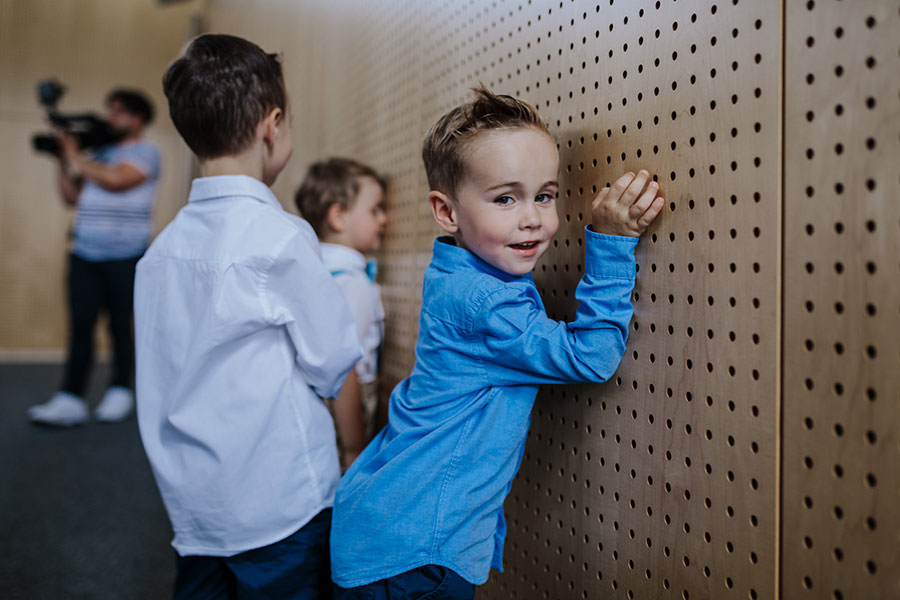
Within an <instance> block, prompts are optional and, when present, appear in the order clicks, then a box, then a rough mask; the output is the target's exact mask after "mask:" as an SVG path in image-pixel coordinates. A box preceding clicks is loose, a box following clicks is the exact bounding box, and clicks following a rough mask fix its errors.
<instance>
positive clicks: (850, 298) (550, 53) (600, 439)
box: [212, 0, 900, 600]
mask: <svg viewBox="0 0 900 600" xmlns="http://www.w3.org/2000/svg"><path fill="white" fill-rule="evenodd" d="M222 4H229V5H231V6H233V7H234V10H237V11H240V10H242V9H241V8H240V7H243V6H246V0H242V2H240V3H238V2H237V0H216V1H214V2H213V9H212V12H213V14H215V7H216V5H222ZM252 4H253V7H254V9H253V11H247V12H245V14H243V15H242V16H241V18H240V19H237V20H235V21H234V25H235V27H237V29H234V31H235V32H236V33H240V32H241V29H240V28H239V27H241V26H243V27H246V24H247V23H253V22H256V23H265V22H266V20H267V19H270V18H271V17H272V15H278V16H279V18H285V17H284V15H285V13H286V12H290V11H294V14H295V16H296V18H297V19H298V22H299V20H300V19H303V18H304V16H305V15H309V14H310V12H309V10H307V9H306V8H296V3H295V2H293V0H266V2H262V1H261V0H254V2H253V3H252ZM273 4H274V5H277V6H278V7H279V8H278V10H277V11H276V10H275V9H273V8H270V7H271V6H272V5H273ZM301 4H302V3H301ZM303 6H305V5H303ZM329 6H335V7H339V8H336V9H334V10H332V11H331V12H330V13H329V14H328V15H327V17H326V18H327V19H328V22H327V23H324V24H323V27H324V28H325V30H326V31H330V32H332V34H329V35H328V36H325V37H321V38H320V39H318V41H317V44H320V45H319V46H317V47H318V48H319V51H320V52H321V55H320V56H313V57H290V56H287V57H286V59H287V61H286V64H287V65H290V64H291V63H290V61H291V59H292V58H293V60H302V58H309V59H310V60H325V61H326V63H327V64H328V69H324V70H323V71H322V72H321V73H320V77H321V79H317V78H315V77H314V78H313V79H312V80H311V81H306V80H305V79H304V77H307V78H308V77H309V72H308V71H305V70H304V71H302V72H299V71H298V72H296V73H297V79H298V80H299V81H303V84H304V85H308V86H310V87H311V89H312V88H314V87H315V86H319V89H321V90H322V94H323V95H324V96H326V97H327V100H328V101H327V102H323V106H322V110H323V112H322V116H321V121H322V124H321V127H320V128H318V129H316V133H315V135H312V136H310V137H308V138H306V141H305V142H301V143H305V144H306V146H305V147H304V151H305V152H306V153H307V154H308V155H310V156H325V155H329V154H334V153H338V154H346V155H350V156H353V157H356V158H359V159H361V160H363V161H366V162H369V163H371V164H373V165H374V166H376V167H377V168H380V169H382V170H384V171H385V172H387V173H388V175H389V176H390V177H391V178H392V184H391V192H390V197H389V201H388V205H389V218H390V223H389V226H388V239H387V240H386V243H385V248H384V252H383V256H382V260H381V271H382V285H383V289H384V294H385V303H386V307H387V311H388V321H387V344H386V352H385V359H386V362H385V365H384V373H383V376H384V377H383V380H384V382H385V383H386V387H387V388H389V387H390V386H391V385H392V384H393V383H396V381H398V380H399V379H400V378H402V377H404V376H405V375H406V374H407V373H408V371H409V369H410V368H411V366H412V364H413V360H414V354H413V346H414V343H415V337H416V334H417V316H418V309H419V303H420V291H421V277H422V273H423V271H424V269H425V267H426V265H427V264H428V262H429V260H430V258H431V245H432V241H433V238H434V235H435V234H436V233H437V229H436V228H435V226H434V224H433V222H432V218H431V215H430V211H429V209H428V206H427V202H426V194H427V191H428V187H427V183H426V180H425V175H424V171H423V169H422V165H421V158H420V148H421V140H422V137H423V135H424V133H425V131H426V129H427V128H428V126H429V125H430V124H432V123H433V122H434V121H435V120H436V119H437V118H438V117H439V116H440V115H441V114H443V113H444V112H446V111H447V110H448V109H450V108H451V107H453V106H455V105H457V104H459V103H460V102H463V101H465V100H466V99H467V98H469V89H470V88H471V87H473V86H475V85H477V84H478V83H479V82H484V83H486V84H487V85H488V86H489V87H491V88H493V89H494V90H496V91H498V92H502V93H510V94H515V95H518V96H521V97H523V98H525V99H528V100H529V101H531V102H532V103H534V104H536V105H537V106H539V108H540V111H541V113H542V114H543V115H544V117H545V118H546V119H547V121H548V122H549V124H550V126H551V129H553V131H554V133H555V134H556V136H557V139H558V142H559V146H560V155H561V166H562V172H561V183H562V188H561V193H560V201H559V205H560V219H561V227H560V231H559V233H558V235H557V241H556V244H555V245H554V247H553V248H552V249H551V250H550V251H549V252H548V253H547V255H546V256H545V258H544V259H543V260H542V262H541V263H540V265H539V266H538V269H537V271H536V273H535V279H536V281H537V283H538V286H539V288H540V289H541V292H542V295H543V297H544V299H545V301H546V304H547V307H548V311H549V313H550V314H551V316H553V317H555V318H559V319H566V318H570V317H571V316H572V315H573V313H574V309H575V301H574V299H573V297H572V294H573V290H574V287H575V285H576V283H577V281H578V278H579V277H580V274H581V272H582V271H583V241H582V240H583V234H582V231H581V230H582V228H583V226H584V224H585V223H586V206H587V203H588V202H589V200H590V199H591V197H592V196H593V194H594V193H595V192H596V190H597V189H598V188H599V187H601V186H603V185H605V184H606V183H607V182H610V181H612V180H613V179H614V178H615V177H616V176H618V175H619V174H621V173H622V172H624V171H626V170H634V169H637V168H641V167H646V168H649V169H652V170H654V171H655V172H656V173H657V175H658V178H659V180H660V182H661V184H662V188H663V191H664V193H665V195H666V197H667V199H668V201H669V202H668V207H667V210H666V211H665V213H664V214H663V215H662V217H661V219H660V222H659V223H658V224H657V225H656V226H654V228H653V229H652V230H651V231H650V232H649V233H648V235H647V236H646V237H645V239H644V240H643V241H642V242H641V245H640V246H639V248H638V251H637V258H638V265H639V273H638V282H637V287H636V290H635V295H634V304H635V318H634V321H633V323H632V326H631V337H630V340H629V343H628V350H627V354H626V356H625V359H624V360H623V362H622V365H621V367H620V369H619V371H618V373H617V374H616V377H615V378H614V380H613V381H611V382H609V383H607V384H605V385H602V386H566V387H551V386H548V387H546V388H544V389H542V390H541V393H540V395H539V398H538V401H537V404H536V407H535V410H534V413H533V424H532V430H531V434H530V437H529V441H528V445H527V449H526V456H525V460H524V461H523V464H522V468H521V471H520V473H519V475H518V477H517V479H516V482H515V483H514V486H513V489H512V493H511V495H510V497H509V499H508V501H507V503H506V514H507V519H508V523H509V535H508V539H507V543H506V547H505V554H506V556H505V567H506V571H505V573H503V574H493V575H492V577H491V580H490V581H489V583H488V584H487V585H486V586H484V587H483V588H481V589H480V590H479V592H478V597H479V598H482V599H484V598H496V599H498V600H499V599H506V598H518V599H527V600H531V599H534V598H547V599H551V600H556V599H569V598H591V599H595V598H627V599H645V598H685V599H689V598H694V599H701V598H702V599H705V598H715V599H719V598H749V599H756V598H775V597H783V598H791V599H793V598H804V597H809V598H827V597H833V598H878V597H881V598H893V597H900V592H898V588H897V573H898V572H900V565H898V558H897V557H898V556H900V547H898V546H900V544H898V539H900V538H898V533H900V523H898V519H900V517H898V508H897V507H898V505H900V497H898V496H900V494H898V491H900V481H898V478H900V474H898V471H900V467H898V463H900V461H898V458H900V457H898V451H900V445H898V434H897V431H898V430H900V415H898V413H900V381H898V378H900V347H898V344H900V341H898V339H900V335H898V334H900V306H898V303H900V302H898V298H900V289H898V286H900V284H898V282H900V276H898V275H900V273H898V270H900V251H898V243H900V242H898V233H900V231H898V227H900V214H898V211H900V209H898V200H897V198H898V196H900V194H898V192H900V189H898V186H900V181H898V175H897V173H898V169H897V166H898V164H900V125H898V121H900V102H898V101H900V98H898V88H897V82H898V81H900V76H898V75H900V72H898V66H900V56H898V42H897V40H898V39H900V35H898V33H900V30H898V20H900V6H898V2H897V1H896V0H890V1H887V0H885V1H880V2H879V1H875V0H866V1H851V0H844V1H843V2H841V1H840V0H816V1H815V2H810V1H806V0H788V1H787V2H779V1H777V0H703V1H701V0H693V1H692V0H660V1H659V2H656V1H652V0H595V1H582V0H562V1H558V0H557V1H549V0H541V1H538V0H531V1H528V0H517V1H514V0H446V1H440V0H430V1H423V2H409V1H406V0H385V1H379V2H365V1H363V0H344V1H343V2H340V3H333V4H330V5H329ZM870 17H871V18H870ZM213 22H214V20H213ZM318 29H319V28H317V27H314V28H312V31H311V32H310V35H312V36H314V37H315V36H316V35H317V34H316V33H315V32H316V31H317V30H318ZM249 31H253V29H252V28H251V29H249ZM291 39H292V38H291V37H288V38H285V39H284V40H280V41H281V42H283V43H282V44H281V45H280V47H284V48H288V47H290V44H291ZM810 40H811V41H810ZM265 43H266V46H267V47H268V48H272V49H277V48H278V47H279V40H276V39H267V40H265ZM287 77H288V79H289V82H290V80H291V78H292V73H291V70H290V66H288V71H287ZM300 108H301V110H302V107H300ZM808 114H809V115H812V117H811V119H808V117H807V115H808ZM300 137H301V139H303V138H304V135H303V133H302V132H301V133H300ZM807 190H811V192H808V191H807ZM782 399H783V401H782Z"/></svg>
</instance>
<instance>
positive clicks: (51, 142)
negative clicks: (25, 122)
mask: <svg viewBox="0 0 900 600" xmlns="http://www.w3.org/2000/svg"><path fill="white" fill-rule="evenodd" d="M65 91H66V88H65V86H63V85H62V84H60V83H59V82H58V81H57V80H56V79H53V78H51V79H45V80H44V81H41V82H38V85H37V94H38V102H40V103H41V105H42V106H43V107H44V108H45V109H47V118H48V119H49V120H50V122H51V123H53V125H55V126H56V127H58V128H60V129H62V130H63V131H65V132H67V133H70V134H72V135H74V136H75V137H76V139H77V140H78V145H79V146H80V147H81V148H82V149H85V150H91V149H96V148H100V147H102V146H106V145H109V144H113V143H115V142H118V141H119V140H121V139H122V137H123V134H122V133H120V132H117V131H115V130H114V129H113V128H112V127H111V126H110V125H109V123H107V122H106V121H105V120H103V119H101V118H100V117H98V116H97V115H95V114H93V113H82V114H73V115H69V114H63V113H61V112H58V111H57V110H56V105H57V103H58V102H59V99H60V98H61V97H62V95H63V94H64V93H65ZM31 143H32V145H33V146H34V149H35V150H36V151H37V152H46V153H48V154H52V155H54V156H59V155H60V151H61V148H60V144H59V139H57V137H56V136H55V135H53V134H50V133H39V134H37V135H35V136H34V137H33V138H32V139H31Z"/></svg>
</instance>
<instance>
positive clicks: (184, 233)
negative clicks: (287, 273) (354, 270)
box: [148, 188, 320, 261]
mask: <svg viewBox="0 0 900 600" xmlns="http://www.w3.org/2000/svg"><path fill="white" fill-rule="evenodd" d="M230 192H231V190H228V193H224V194H223V195H222V196H220V197H218V198H216V199H215V201H213V202H209V201H206V200H203V199H200V200H199V201H197V199H196V198H195V197H194V192H193V191H192V196H191V201H189V202H188V204H187V205H186V206H184V207H182V208H181V210H179V211H178V214H177V215H176V216H175V218H174V219H173V220H172V222H171V223H169V225H167V226H166V227H165V229H163V231H162V232H161V233H160V235H159V236H158V237H157V239H156V240H155V241H154V242H153V244H151V247H150V250H149V251H148V253H166V254H172V253H173V252H174V253H179V254H180V253H182V251H188V252H189V253H190V254H193V255H195V257H196V258H202V257H203V256H204V255H209V256H210V257H212V256H216V257H219V258H224V259H228V258H231V259H236V260H238V261H240V257H241V256H245V257H247V256H257V257H259V258H264V257H266V256H269V257H272V256H273V255H276V254H279V253H280V252H281V251H283V250H284V249H285V248H286V247H287V246H288V245H289V244H290V245H292V246H297V245H299V246H301V247H303V248H306V249H308V250H309V251H311V252H313V253H315V254H316V255H317V256H320V252H319V244H318V239H317V238H316V234H315V232H314V231H313V228H312V227H311V226H310V225H309V223H307V222H306V221H305V220H304V219H301V218H300V217H298V216H296V215H293V214H291V213H289V212H287V211H285V210H284V209H283V208H282V207H281V205H280V204H279V203H278V201H277V200H276V199H275V197H274V196H271V197H270V198H267V199H266V200H267V201H259V200H258V199H257V198H251V199H249V200H250V201H234V202H231V201H230V200H232V199H234V200H238V199H240V198H242V197H246V196H248V195H251V196H252V194H248V193H247V191H246V190H242V189H240V188H236V189H234V190H233V193H230Z"/></svg>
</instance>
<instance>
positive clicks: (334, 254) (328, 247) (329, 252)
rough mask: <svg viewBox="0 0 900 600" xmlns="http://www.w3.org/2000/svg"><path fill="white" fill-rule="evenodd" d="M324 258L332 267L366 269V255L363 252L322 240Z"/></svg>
mask: <svg viewBox="0 0 900 600" xmlns="http://www.w3.org/2000/svg"><path fill="white" fill-rule="evenodd" d="M319 246H320V247H321V248H322V260H323V261H324V262H325V263H326V264H327V265H328V267H329V268H330V269H354V270H356V271H365V270H366V257H365V256H363V255H362V253H361V252H359V251H357V250H354V249H353V248H350V247H348V246H343V245H341V244H329V243H328V242H321V243H320V244H319Z"/></svg>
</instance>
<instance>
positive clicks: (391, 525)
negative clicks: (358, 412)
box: [331, 89, 664, 600]
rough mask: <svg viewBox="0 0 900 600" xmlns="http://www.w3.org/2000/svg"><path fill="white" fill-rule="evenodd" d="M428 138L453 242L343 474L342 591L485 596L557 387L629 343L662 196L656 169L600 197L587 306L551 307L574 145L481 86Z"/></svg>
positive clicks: (588, 256)
mask: <svg viewBox="0 0 900 600" xmlns="http://www.w3.org/2000/svg"><path fill="white" fill-rule="evenodd" d="M476 94H477V97H476V98H475V100H474V101H472V102H470V103H468V104H465V105H462V106H459V107H457V108H455V109H453V110H451V111H450V112H449V113H447V114H446V115H444V116H443V117H442V118H441V119H440V120H439V121H438V122H437V123H436V124H435V125H434V126H433V127H432V128H431V129H430V130H429V132H428V133H427V135H426V138H425V143H424V148H423V158H424V161H425V169H426V172H427V175H428V182H429V185H430V187H431V192H430V193H429V201H430V203H431V208H432V212H433V214H434V218H435V220H436V221H437V223H438V225H439V226H440V227H441V228H442V229H443V230H444V231H446V232H447V233H448V234H450V235H449V236H444V237H441V238H438V239H437V240H436V241H435V244H434V255H433V259H432V262H431V264H430V265H429V267H428V268H427V270H426V272H425V281H424V285H423V291H422V311H421V315H420V319H419V337H418V341H417V344H416V364H415V366H414V367H413V370H412V373H411V374H410V376H409V377H408V378H407V379H405V380H404V381H402V382H401V383H400V384H399V385H398V386H397V388H396V389H395V390H394V392H393V394H392V395H391V399H390V408H389V423H388V425H387V427H386V428H385V429H383V430H382V431H381V432H380V433H379V434H378V436H376V437H375V439H374V440H373V441H372V442H371V443H370V444H369V446H368V447H367V448H366V449H365V450H364V451H363V453H362V454H361V455H360V456H359V458H358V459H357V461H356V462H355V463H354V464H353V466H352V467H351V468H350V469H349V470H348V471H347V473H346V474H345V476H344V478H343V479H342V480H341V483H340V485H339V486H338V491H337V496H336V498H335V504H334V514H333V521H332V532H331V557H332V578H333V580H334V582H335V584H336V589H335V598H336V599H337V600H347V599H363V598H366V599H370V600H371V599H381V598H384V599H391V598H393V599H398V598H404V599H405V598H419V597H426V596H427V597H428V598H429V600H436V599H442V598H447V599H450V598H452V599H471V598H472V597H473V596H474V588H475V585H478V584H482V583H484V582H485V581H487V578H488V572H489V570H490V568H491V567H493V568H496V569H500V568H501V555H502V548H503V540H504V538H505V534H506V524H505V522H504V518H503V500H504V499H505V498H506V496H507V494H508V493H509V489H510V485H511V483H512V479H513V476H514V475H515V473H516V471H517V470H518V467H519V463H520V460H521V457H522V453H523V450H524V446H525V438H526V435H527V432H528V426H529V423H530V418H531V408H532V404H533V403H534V399H535V396H536V394H537V390H538V386H539V385H540V384H542V383H574V382H585V381H595V382H599V381H605V380H606V379H608V378H609V377H610V376H612V374H613V373H614V372H615V370H616V368H617V366H618V364H619V361H620V360H621V357H622V354H623V352H624V350H625V340H626V336H627V332H628V323H629V321H630V319H631V314H632V307H631V302H630V295H631V290H632V287H633V285H634V277H635V261H634V256H633V251H634V248H635V246H636V245H637V241H638V236H640V235H641V233H643V232H644V230H646V228H647V227H648V226H649V225H650V223H652V222H653V220H654V219H655V218H656V216H657V215H658V214H659V212H660V210H661V209H662V207H663V204H664V201H663V199H662V197H659V196H658V191H659V190H658V186H657V184H656V183H655V182H653V181H650V176H649V174H648V173H647V172H646V171H641V172H640V173H639V174H637V175H634V174H633V173H627V174H626V175H624V176H622V177H621V178H619V179H618V180H617V181H616V182H615V183H614V184H613V186H612V187H611V188H604V189H603V190H601V191H600V193H599V194H598V195H597V197H596V198H595V199H594V201H593V203H592V206H591V226H589V227H588V228H587V229H586V232H585V267H584V271H585V272H584V276H583V277H582V278H581V281H580V283H579V285H578V288H577V289H576V292H575V297H576V298H577V299H578V300H579V301H580V302H581V306H580V307H579V309H578V311H577V314H576V318H575V320H574V321H572V322H571V323H564V322H557V321H553V320H551V319H549V318H548V317H547V315H546V312H545V310H544V306H543V303H542V302H541V298H540V296H539V295H538V292H537V289H536V287H535V284H534V281H533V280H532V277H531V271H532V269H533V268H534V266H535V264H536V263H537V261H538V260H539V259H540V257H541V255H542V254H543V253H544V252H545V251H546V250H547V248H548V247H549V246H550V244H551V243H552V239H553V236H554V234H555V233H556V230H557V227H558V224H559V221H558V217H557V214H556V196H557V189H558V183H557V173H558V169H559V154H558V151H557V146H556V143H555V141H554V139H553V137H552V136H551V135H550V133H549V131H548V129H547V126H546V124H544V122H543V121H542V120H541V118H540V116H539V115H538V114H537V112H536V111H535V109H534V108H533V107H531V106H530V105H528V104H527V103H525V102H522V101H520V100H517V99H515V98H511V97H509V96H497V95H494V94H491V93H490V92H488V91H487V90H485V89H478V90H476Z"/></svg>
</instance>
